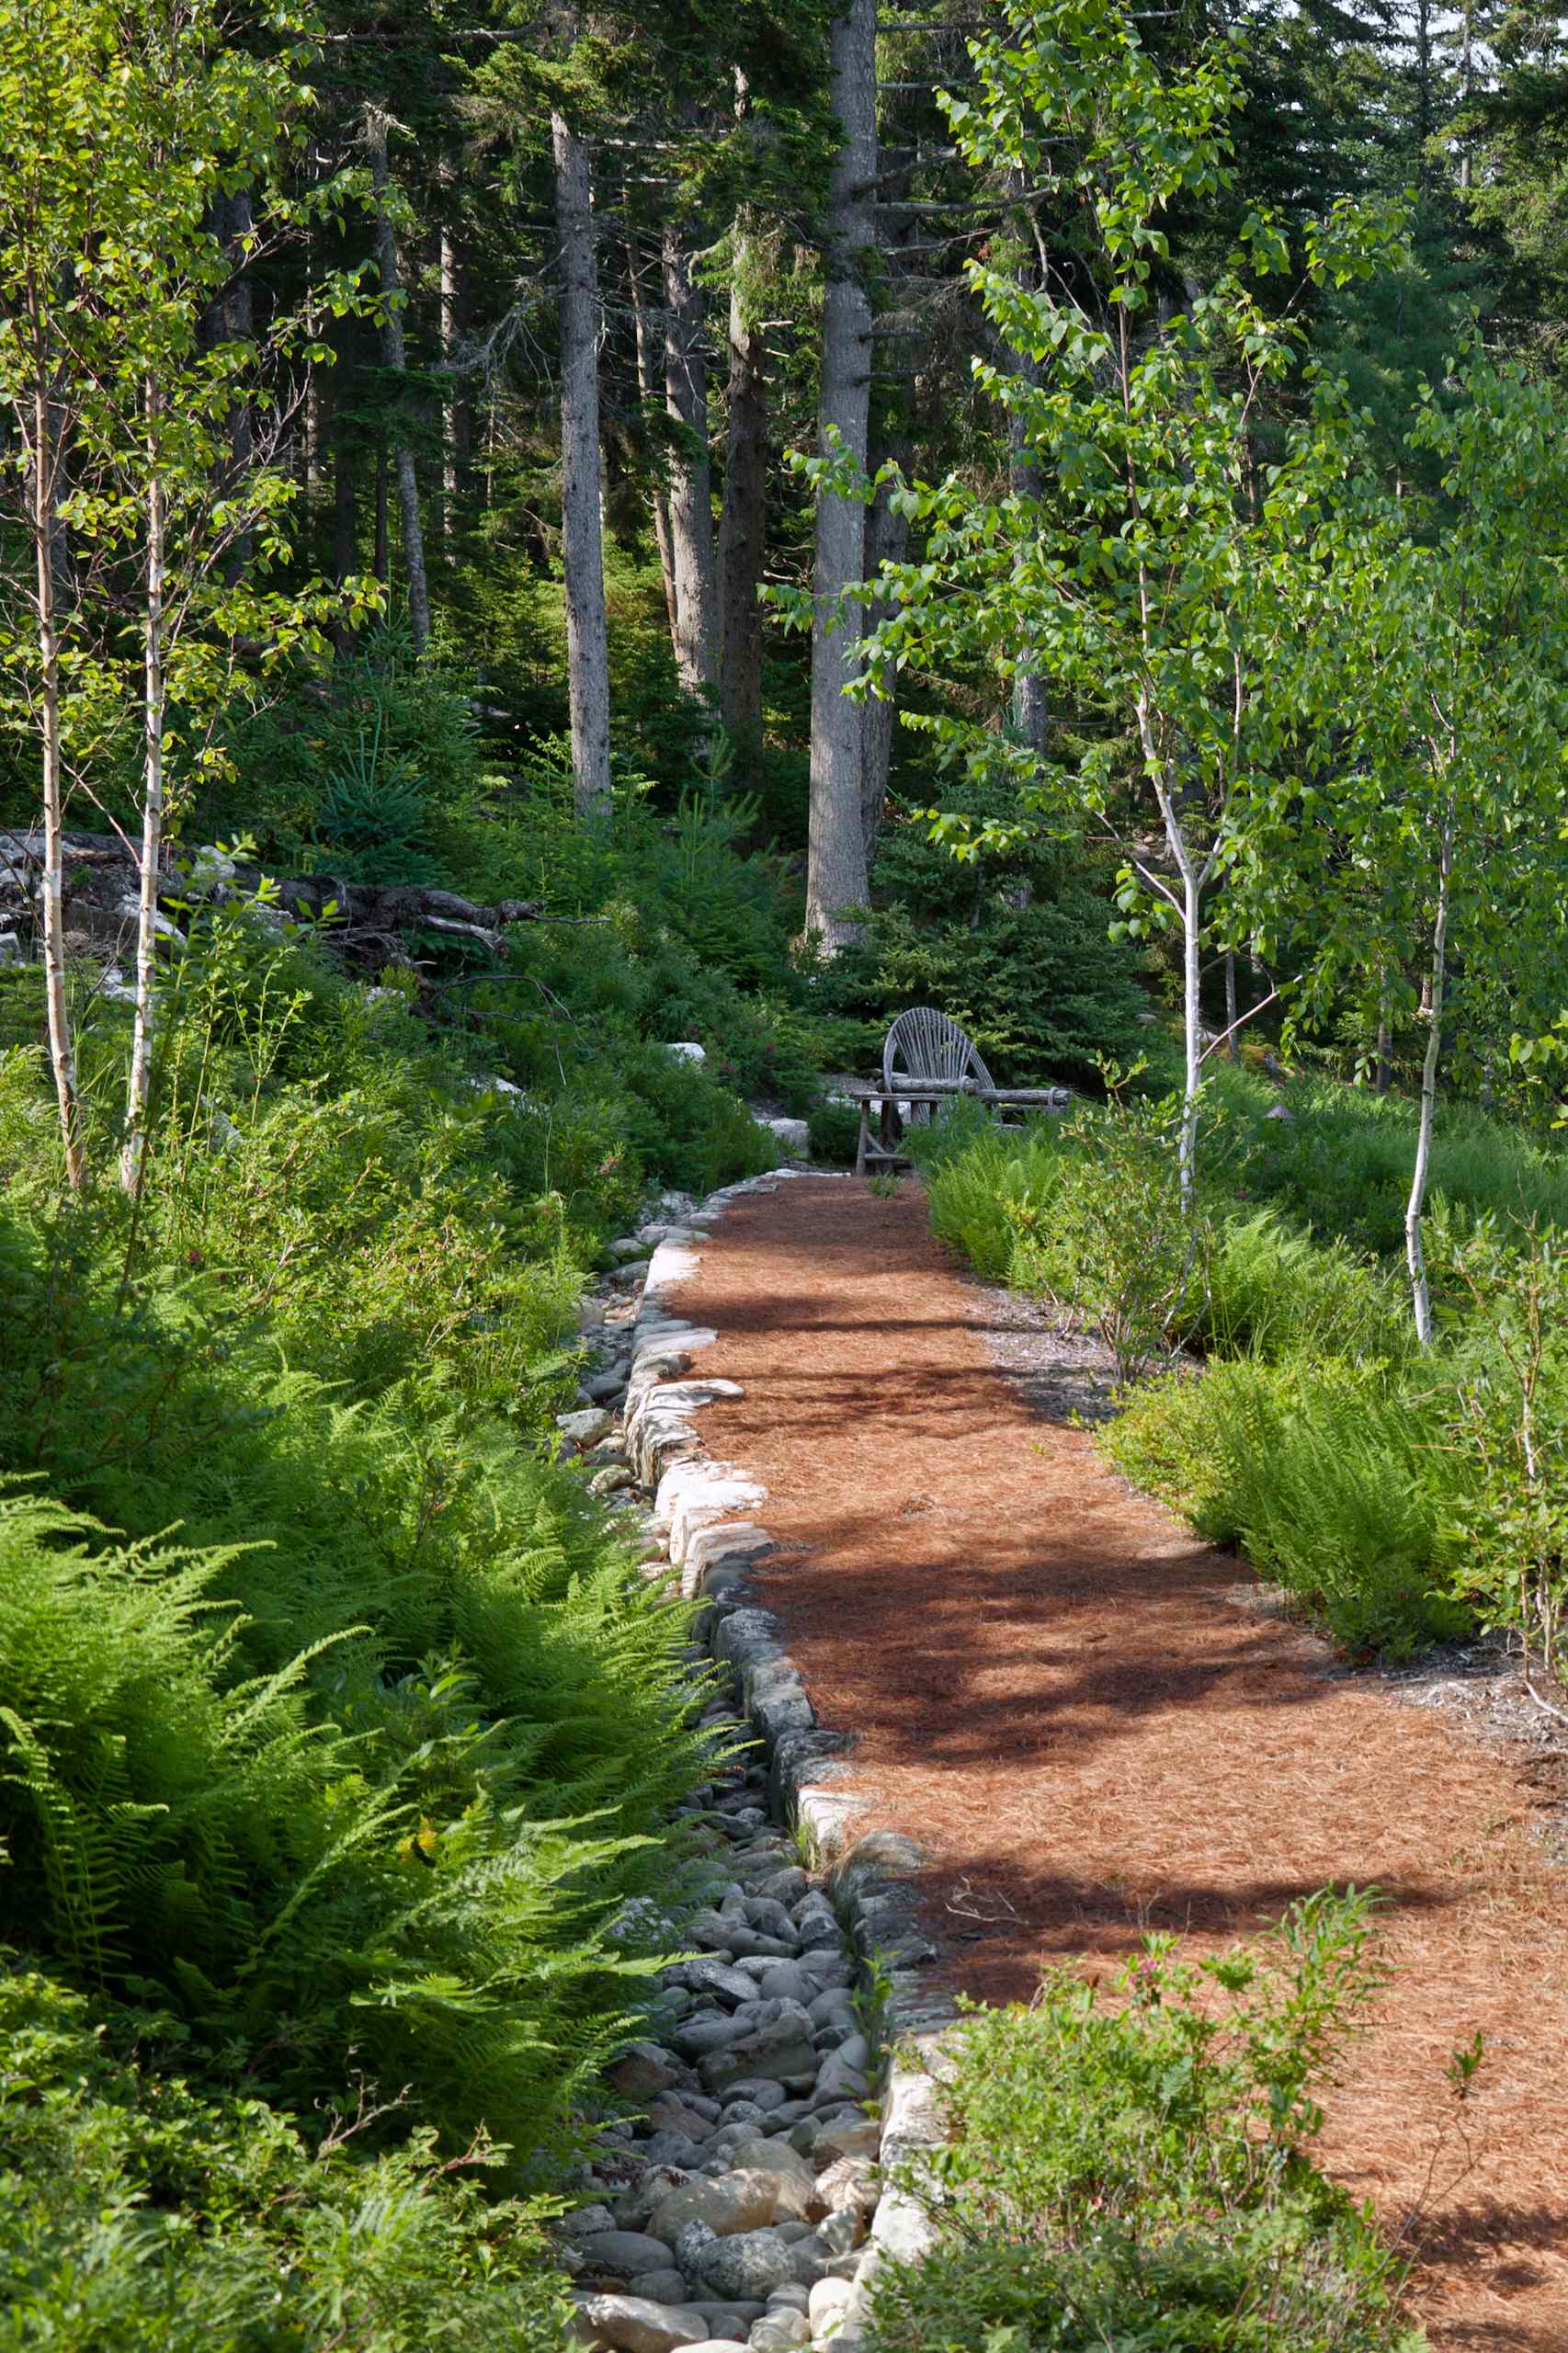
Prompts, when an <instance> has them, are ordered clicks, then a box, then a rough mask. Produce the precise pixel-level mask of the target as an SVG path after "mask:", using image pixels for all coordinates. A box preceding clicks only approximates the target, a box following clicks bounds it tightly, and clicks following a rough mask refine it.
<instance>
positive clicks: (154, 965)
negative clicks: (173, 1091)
mask: <svg viewBox="0 0 1568 2353" xmlns="http://www.w3.org/2000/svg"><path fill="white" fill-rule="evenodd" d="M146 405H147V422H148V449H147V455H148V476H147V581H146V603H145V611H144V614H143V631H144V644H145V654H144V665H143V676H142V855H141V858H140V859H139V861H138V869H139V871H138V882H139V885H140V887H139V889H138V892H137V905H136V1018H135V1025H134V1028H133V1029H132V1032H131V1075H130V1081H129V1084H128V1086H127V1089H126V1098H125V1138H124V1142H123V1144H122V1145H121V1148H120V1155H119V1181H120V1184H121V1186H122V1187H123V1188H124V1189H125V1191H126V1192H128V1193H129V1194H130V1195H131V1199H133V1200H134V1199H138V1198H139V1197H140V1195H141V1192H142V1185H143V1183H144V1181H145V1176H146V1165H147V1110H148V1103H149V1099H150V1097H151V1094H152V1074H153V1034H154V1030H155V1027H156V1020H157V983H158V876H159V869H160V867H161V865H162V862H163V853H164V716H165V680H164V529H165V496H164V478H163V471H162V460H161V456H160V452H159V449H158V422H159V417H160V415H161V412H162V402H161V399H160V395H159V393H158V390H157V388H156V386H155V385H153V384H149V385H148V387H147V393H146Z"/></svg>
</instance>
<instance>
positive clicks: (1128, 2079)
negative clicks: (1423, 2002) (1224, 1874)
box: [871, 1892, 1424, 2353]
mask: <svg viewBox="0 0 1568 2353" xmlns="http://www.w3.org/2000/svg"><path fill="white" fill-rule="evenodd" d="M1369 1910H1370V1907H1369V1901H1368V1899H1367V1898H1366V1897H1365V1896H1361V1895H1357V1894H1356V1893H1354V1892H1352V1893H1346V1894H1345V1895H1335V1894H1334V1893H1329V1892H1325V1893H1323V1894H1321V1895H1317V1896H1314V1897H1311V1898H1309V1899H1308V1900H1307V1901H1305V1902H1303V1903H1301V1904H1295V1905H1293V1906H1292V1907H1291V1909H1290V1911H1289V1912H1288V1913H1287V1914H1286V1915H1285V1916H1284V1918H1283V1919H1282V1921H1281V1922H1280V1924H1279V1926H1278V1929H1277V1930H1276V1932H1275V1935H1274V1938H1273V1940H1272V1941H1273V1950H1272V1952H1271V1954H1269V1955H1268V1957H1267V1959H1266V1960H1260V1959H1259V1958H1258V1957H1257V1956H1256V1955H1249V1954H1247V1953H1244V1952H1241V1951H1237V1952H1233V1953H1230V1954H1228V1955H1225V1956H1224V1957H1222V1958H1220V1959H1214V1960H1207V1961H1196V1962H1192V1961H1177V1960H1176V1959H1175V1958H1174V1945H1175V1940H1174V1939H1173V1938H1149V1939H1148V1940H1147V1941H1146V1943H1145V1946H1144V1949H1143V1951H1142V1954H1141V1955H1139V1956H1138V1957H1137V1958H1136V1959H1134V1960H1133V1961H1131V1962H1130V1963H1129V1964H1128V1966H1127V1967H1126V1969H1125V1970H1124V1971H1123V1972H1122V1973H1121V1975H1120V1977H1119V1980H1118V1983H1117V1984H1116V1987H1115V1989H1114V1998H1113V1999H1112V2000H1111V2001H1109V2002H1108V2001H1106V2000H1105V1999H1104V1998H1102V1995H1101V1993H1100V1990H1099V1987H1098V1985H1097V1984H1096V1983H1085V1980H1084V1979H1083V1978H1082V1977H1080V1976H1078V1975H1077V1974H1075V1973H1074V1972H1071V1971H1068V1970H1064V1969H1063V1970H1053V1971H1051V1972H1048V1973H1047V1974H1046V1975H1045V1977H1044V1978H1043V1979H1042V1981H1041V1984H1040V1992H1039V1994H1038V1995H1037V1996H1036V1998H1035V2000H1034V2001H1033V2002H1032V2003H1031V2004H1029V2005H1028V2006H1014V2007H1011V2008H1008V2009H1004V2010H990V2011H987V2010H980V2011H971V2014H970V2015H969V2016H968V2018H966V2019H965V2021H964V2023H963V2025H962V2026H961V2028H960V2030H959V2032H958V2034H957V2035H956V2037H954V2038H953V2046H952V2054H951V2055H952V2058H953V2062H954V2069H953V2073H952V2075H951V2077H950V2079H949V2080H946V2081H945V2082H944V2086H943V2097H944V2104H945V2106H946V2108H947V2110H948V2116H949V2126H950V2129H951V2131H952V2133H953V2136H954V2137H953V2139H952V2140H951V2142H950V2143H949V2145H948V2146H947V2147H945V2148H943V2149H941V2150H938V2151H937V2152H936V2153H935V2154H934V2156H933V2157H932V2158H931V2159H930V2160H929V2161H925V2160H923V2161H922V2162H921V2164H920V2165H919V2166H918V2168H916V2169H914V2170H912V2172H911V2173H910V2174H909V2175H908V2176H907V2177H906V2181H905V2186H906V2187H907V2188H910V2189H911V2190H912V2191H913V2192H914V2194H915V2195H917V2196H918V2197H919V2198H920V2199H921V2200H922V2202H923V2203H925V2204H926V2207H927V2209H928V2211H930V2212H931V2214H932V2216H933V2219H934V2220H935V2222H936V2223H937V2244H936V2246H935V2249H934V2251H933V2252H932V2253H930V2254H929V2255H927V2256H925V2257H923V2258H922V2259H920V2260H919V2261H917V2262H889V2263H886V2264H884V2265H883V2266H882V2267H881V2268H880V2269H879V2271H878V2273H877V2276H876V2284H875V2287H874V2290H873V2313H872V2324H871V2342H872V2345H873V2347H876V2348H877V2353H1395V2348H1403V2353H1415V2348H1417V2347H1419V2346H1420V2345H1421V2344H1422V2342H1423V2341H1424V2340H1423V2339H1422V2338H1421V2337H1420V2336H1419V2335H1418V2334H1417V2333H1415V2332H1414V2331H1412V2330H1411V2329H1409V2328H1407V2327H1405V2326H1404V2325H1403V2324H1402V2322H1401V2320H1400V2316H1399V2311H1398V2303H1399V2289H1400V2279H1401V2275H1400V2271H1399V2268H1398V2266H1397V2265H1396V2263H1395V2261H1394V2259H1393V2257H1392V2256H1391V2254H1390V2253H1389V2251H1388V2250H1387V2249H1386V2248H1385V2247H1384V2246H1383V2245H1382V2244H1381V2241H1380V2240H1379V2238H1378V2236H1377V2234H1376V2231H1375V2229H1374V2226H1373V2224H1372V2222H1371V2219H1370V2217H1369V2213H1368V2211H1366V2210H1364V2209H1361V2208H1358V2207H1357V2206H1356V2205H1355V2204H1354V2202H1353V2201H1352V2200H1351V2199H1350V2198H1349V2197H1348V2196H1347V2195H1346V2192H1344V2191H1343V2190H1341V2189H1339V2188H1335V2186H1334V2185H1332V2184H1331V2183H1330V2182H1328V2181H1327V2180H1325V2178H1324V2176H1323V2175H1322V2174H1321V2173H1319V2172H1318V2171H1317V2169H1316V2167H1315V2166H1314V2165H1313V2164H1312V2154H1311V2152H1312V2142H1313V2140H1314V2139H1315V2138H1316V2136H1317V2134H1318V2132H1319V2131H1320V2129H1321V2126H1322V2121H1323V2118H1322V2112H1321V2110H1320V2109H1319V2107H1318V2104H1317V2101H1316V2098H1315V2097H1314V2092H1315V2088H1316V2086H1318V2085H1319V2084H1321V2083H1322V2082H1323V2080H1324V2078H1325V2077H1326V2076H1327V2075H1328V2074H1329V2073H1330V2072H1331V2070H1332V2068H1333V2066H1334V2064H1335V2061H1336V2060H1337V2058H1338V2057H1339V2056H1340V2054H1341V2053H1342V2052H1343V2051H1344V2049H1345V2048H1346V2044H1347V2042H1348V2041H1349V2040H1350V2039H1351V2037H1352V2035H1353V2033H1354V2031H1355V2030H1356V2029H1357V2027H1358V2023H1359V2019H1360V2017H1361V2014H1362V2012H1363V2011H1364V2009H1365V2007H1366V2006H1367V2004H1368V2003H1369V2000H1370V1999H1371V1997H1372V1995H1373V1994H1374V1993H1375V1991H1376V1987H1377V1984H1378V1973H1377V1970H1376V1967H1375V1965H1374V1963H1373V1961H1372V1959H1371V1956H1370V1952H1369Z"/></svg>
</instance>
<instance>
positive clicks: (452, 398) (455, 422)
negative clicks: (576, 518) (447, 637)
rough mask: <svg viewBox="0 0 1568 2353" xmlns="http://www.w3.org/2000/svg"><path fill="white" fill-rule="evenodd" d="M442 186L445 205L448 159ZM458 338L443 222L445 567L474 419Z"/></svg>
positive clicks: (453, 257)
mask: <svg viewBox="0 0 1568 2353" xmlns="http://www.w3.org/2000/svg"><path fill="white" fill-rule="evenodd" d="M440 179H441V187H442V189H443V191H444V192H445V201H446V203H447V204H448V205H450V204H451V203H452V201H453V193H454V190H455V188H456V184H457V171H456V168H455V166H454V165H453V163H452V159H451V157H450V156H447V157H445V158H444V159H443V161H442V165H441V173H440ZM461 335H462V274H461V268H460V263H459V259H458V244H457V239H456V237H455V236H454V235H453V234H452V228H451V222H450V220H449V219H447V218H443V220H442V222H441V360H442V365H443V366H444V367H445V369H446V371H447V381H446V387H445V391H444V392H443V396H442V401H441V538H442V542H443V544H444V546H445V549H446V552H447V560H448V562H449V563H450V562H452V561H453V560H454V556H453V546H454V540H455V538H456V533H457V516H458V502H459V500H460V498H461V496H462V494H463V487H464V482H465V478H466V476H467V473H468V452H469V440H470V437H471V428H472V419H471V415H470V404H469V396H468V392H467V391H466V389H465V379H464V377H463V374H462V370H461V369H460V364H459V356H458V347H459V344H460V339H461Z"/></svg>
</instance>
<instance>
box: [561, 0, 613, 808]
mask: <svg viewBox="0 0 1568 2353" xmlns="http://www.w3.org/2000/svg"><path fill="white" fill-rule="evenodd" d="M554 24H555V28H556V30H557V31H558V33H560V34H562V36H563V37H564V38H565V39H566V40H573V39H574V38H575V36H576V31H577V21H576V17H575V13H574V11H573V10H572V9H570V8H567V7H560V6H558V7H557V8H556V9H555V11H554ZM550 136H551V152H552V153H553V157H554V163H555V221H556V228H557V231H558V233H559V235H560V239H561V477H562V483H561V538H562V561H563V564H564V569H565V574H566V672H567V691H568V694H569V697H570V700H571V708H572V784H573V793H574V799H575V801H576V804H577V812H578V814H579V815H580V816H589V815H593V814H596V813H602V814H603V815H606V816H608V813H609V806H610V790H609V633H608V624H607V622H606V619H605V573H604V537H603V523H602V520H601V517H600V514H599V284H598V256H597V250H596V245H595V236H594V193H593V176H592V165H591V162H590V158H589V153H588V145H587V142H586V141H585V139H584V138H582V137H581V136H580V135H579V133H578V132H576V131H574V130H573V128H572V126H571V124H570V123H569V122H568V121H567V119H566V118H565V116H564V115H562V114H559V113H555V114H552V115H551V119H550Z"/></svg>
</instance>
